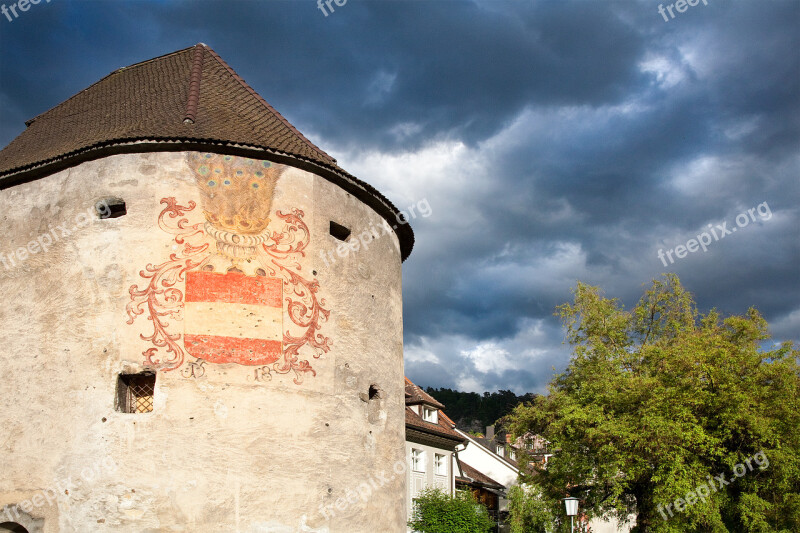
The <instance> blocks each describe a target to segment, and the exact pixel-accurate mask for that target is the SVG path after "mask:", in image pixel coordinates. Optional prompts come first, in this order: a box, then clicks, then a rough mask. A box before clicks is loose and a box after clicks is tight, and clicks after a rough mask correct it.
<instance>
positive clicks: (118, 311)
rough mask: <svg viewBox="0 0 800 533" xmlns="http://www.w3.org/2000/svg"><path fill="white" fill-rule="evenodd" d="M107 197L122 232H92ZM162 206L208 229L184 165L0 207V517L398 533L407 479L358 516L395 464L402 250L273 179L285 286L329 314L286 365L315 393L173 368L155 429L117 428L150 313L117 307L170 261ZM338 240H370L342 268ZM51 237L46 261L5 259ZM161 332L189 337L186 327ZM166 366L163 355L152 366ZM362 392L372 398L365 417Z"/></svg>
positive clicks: (24, 191) (106, 165) (308, 178)
mask: <svg viewBox="0 0 800 533" xmlns="http://www.w3.org/2000/svg"><path fill="white" fill-rule="evenodd" d="M106 197H118V198H122V199H124V200H125V202H126V204H127V211H128V214H127V215H126V216H124V217H122V218H117V219H109V220H99V219H98V218H97V217H96V216H92V217H91V218H89V217H88V216H86V214H87V213H90V212H91V211H92V209H93V206H94V205H95V203H96V202H97V201H98V200H99V199H102V198H106ZM169 197H172V198H175V202H176V203H177V204H178V205H181V206H189V205H190V202H195V203H196V204H198V205H197V207H196V208H194V209H192V210H190V211H186V212H185V215H184V217H183V218H186V219H187V221H188V224H189V225H192V224H202V223H203V222H204V221H205V219H204V216H203V209H202V202H203V198H202V195H201V192H200V191H199V189H198V186H197V183H196V180H195V176H194V175H193V173H192V172H191V169H190V167H189V162H188V161H187V154H183V153H152V154H132V155H117V156H112V157H108V158H105V159H101V160H97V161H91V162H87V163H83V164H81V165H79V166H77V167H74V168H71V169H67V170H64V171H62V172H58V173H56V174H53V175H51V176H48V177H46V178H43V179H40V180H38V181H35V182H32V183H27V184H23V185H19V186H16V187H13V188H11V189H7V190H4V191H0V213H1V214H2V215H0V217H1V218H2V223H3V228H4V236H3V238H2V240H0V253H3V254H5V255H4V256H2V257H4V258H5V264H0V291H1V292H2V295H3V305H2V306H0V365H1V366H0V368H2V377H1V378H0V427H2V429H3V431H2V436H0V464H2V474H0V512H1V511H2V509H1V508H2V506H6V505H11V504H19V503H21V502H23V501H25V500H29V501H31V502H32V504H31V506H30V509H29V511H30V515H31V516H32V517H33V518H37V519H44V521H43V526H42V527H43V529H42V530H43V531H45V532H57V531H63V532H68V531H81V532H85V531H136V532H145V531H242V532H245V531H253V532H255V531H260V532H267V531H269V532H281V533H283V532H294V531H307V532H314V531H316V532H348V533H351V532H356V533H357V532H365V533H366V532H369V533H372V532H378V531H379V532H393V531H398V532H399V531H404V530H405V518H406V511H405V502H404V494H405V476H404V475H394V476H391V475H390V476H386V477H384V478H381V483H380V484H376V483H373V484H372V485H373V486H375V487H376V488H375V489H374V490H371V491H370V494H368V495H366V496H365V497H363V498H356V497H354V494H355V493H356V491H357V488H358V487H359V486H360V485H361V484H362V483H364V482H366V481H368V480H370V479H372V478H373V477H374V476H375V474H376V473H377V472H384V471H385V472H388V473H389V474H391V470H392V465H394V464H396V463H398V461H399V462H403V461H404V412H403V409H404V395H403V383H404V382H403V362H402V292H401V261H400V252H399V245H398V242H397V239H396V237H395V236H394V234H391V235H389V234H384V233H383V232H382V231H381V230H380V229H379V227H380V225H381V221H382V219H381V218H380V217H379V216H378V215H377V214H376V213H374V212H373V211H372V210H371V209H369V208H368V207H366V206H364V205H363V204H362V203H361V202H360V201H359V200H357V199H355V198H353V197H352V196H351V195H349V194H347V193H346V192H344V191H342V190H341V189H339V188H338V187H336V186H334V185H332V184H330V183H329V182H327V181H326V180H324V179H322V178H320V177H318V176H315V175H313V174H310V173H308V172H305V171H301V170H298V169H294V168H290V169H288V170H287V171H286V172H284V173H283V175H282V176H281V177H280V179H279V180H278V183H277V186H276V189H275V193H274V200H273V204H272V210H271V214H270V219H271V222H270V227H269V228H270V230H274V231H278V232H280V231H281V228H282V226H281V220H280V219H279V217H277V216H276V213H277V212H278V211H282V212H290V211H291V210H292V209H300V210H302V211H303V215H302V220H303V221H304V223H305V224H307V226H308V229H309V234H310V241H309V244H308V246H307V248H305V250H304V251H305V255H304V256H299V257H297V261H296V262H295V263H296V265H297V266H299V269H298V270H295V271H294V272H295V274H298V275H301V276H303V277H304V279H306V280H310V281H314V280H316V281H317V282H318V283H319V289H318V292H317V293H316V296H317V297H318V298H319V302H320V307H322V308H324V309H327V310H329V311H330V316H329V318H328V319H327V320H323V319H320V320H319V325H320V329H319V330H318V331H317V333H318V334H320V335H322V336H323V337H326V338H329V339H330V350H329V351H328V352H327V353H322V354H321V355H320V357H319V358H314V357H313V354H314V350H313V349H311V347H310V346H308V345H305V346H302V347H300V349H299V351H298V354H299V360H300V361H302V360H308V362H309V364H310V365H311V367H312V368H313V370H314V371H315V372H316V376H312V375H311V372H300V373H299V374H296V373H295V372H291V371H290V372H288V373H286V374H281V373H278V372H275V371H272V372H269V373H265V372H264V371H263V369H262V370H259V367H254V366H244V365H238V364H232V363H226V364H213V363H206V364H204V365H202V367H198V366H197V364H196V363H197V362H196V361H195V359H194V358H193V357H192V356H191V355H189V354H185V360H184V362H183V363H182V364H181V365H180V366H178V367H177V368H176V369H174V370H169V371H163V370H162V371H159V372H158V373H157V380H156V390H155V408H154V411H153V412H152V413H147V414H125V413H120V412H117V411H116V410H115V394H116V383H117V376H118V374H120V373H130V372H135V371H140V370H142V369H144V366H143V362H144V359H145V357H144V355H143V352H145V351H146V350H148V349H150V348H153V347H154V345H153V344H152V343H149V342H147V341H145V340H142V338H141V337H140V335H145V336H147V335H151V334H152V333H153V322H152V321H149V320H148V319H147V315H148V314H149V313H144V314H143V315H140V316H135V317H134V318H135V320H133V323H132V324H128V323H127V321H128V319H129V314H128V312H127V311H126V305H127V304H128V303H129V302H131V294H130V291H131V290H132V288H134V287H137V288H138V289H142V288H143V287H145V286H146V285H147V282H148V280H146V279H145V278H144V277H143V276H142V275H141V273H142V271H145V270H146V267H147V266H148V265H161V264H164V263H165V262H168V261H169V259H170V258H169V256H170V254H179V255H180V253H181V250H182V244H180V243H176V241H175V240H174V235H171V234H169V233H167V232H166V231H164V230H163V229H161V228H159V226H158V225H157V221H158V219H159V215H160V214H161V213H162V210H163V209H164V207H165V205H166V204H164V203H162V199H165V198H169ZM81 214H84V216H86V218H85V219H84V217H83V216H82V215H81ZM178 218H181V217H178ZM178 218H176V219H171V218H170V217H169V216H165V217H163V219H164V220H165V221H166V222H168V223H173V224H174V223H176V222H177V220H178ZM331 220H334V221H336V222H337V223H340V224H342V225H344V226H347V227H348V228H350V229H351V230H352V232H353V235H354V236H358V234H359V233H361V232H363V231H367V230H371V229H373V230H376V233H375V234H377V235H379V237H378V238H374V239H373V240H372V242H370V243H369V246H368V247H367V248H364V247H360V249H359V250H358V251H355V252H354V251H350V252H349V253H346V254H342V253H341V252H340V253H339V254H337V253H336V251H337V247H338V246H339V244H340V241H338V240H336V239H335V238H333V237H332V236H331V235H330V234H329V223H330V221H331ZM76 223H79V224H80V225H81V226H84V227H82V228H80V229H77V230H75V231H71V234H70V235H66V234H64V233H62V229H66V230H72V228H74V227H75V226H76ZM60 226H63V228H61V229H59V227H60ZM52 231H55V232H56V233H55V234H57V235H59V238H58V240H55V239H54V238H53V240H54V242H53V243H52V245H51V246H49V249H48V250H47V251H43V250H41V246H40V247H39V248H38V252H37V253H29V254H28V255H29V257H26V258H24V259H20V256H19V255H20V254H15V255H14V256H13V257H12V258H9V252H12V251H14V250H17V249H19V248H21V247H26V246H27V245H28V243H29V242H36V241H37V239H41V241H40V242H44V243H45V244H46V239H42V236H43V235H45V234H50V235H53V233H52ZM32 249H33V250H37V247H36V246H33V247H32ZM331 250H332V251H333V255H332V256H331V254H329V253H328V252H329V251H331ZM21 255H25V254H21ZM343 255H344V257H343ZM323 257H324V259H323ZM12 262H13V264H12ZM6 267H8V268H6ZM277 275H278V276H279V275H280V272H278V274H277ZM175 286H176V287H177V288H179V289H182V288H183V287H184V285H183V281H180V280H179V281H178V283H177V284H176V285H175ZM301 288H302V287H301ZM284 296H287V294H286V293H284ZM322 300H324V304H323V303H322ZM144 308H145V309H146V308H147V306H146V305H145V306H144ZM283 312H284V316H283V329H284V330H288V329H291V328H292V327H294V326H293V323H292V321H291V319H290V317H289V316H288V312H289V311H288V309H287V308H286V305H284V311H283ZM163 320H164V322H165V323H167V324H168V326H167V328H168V331H169V332H171V333H173V334H181V335H182V334H183V329H184V324H183V316H182V314H181V313H180V312H179V313H178V314H176V315H175V316H165V317H163ZM292 331H293V334H295V333H298V332H302V330H301V329H297V328H295V329H293V330H292ZM318 351H322V350H318ZM171 355H172V354H169V353H167V352H166V351H165V349H164V348H161V349H159V350H158V352H157V355H156V356H155V359H154V360H158V361H161V362H162V363H163V362H164V361H166V360H168V359H169V357H170V356H171ZM298 376H300V377H302V383H301V384H299V385H298V384H296V383H295V382H294V381H293V379H294V378H296V377H298ZM370 385H376V386H377V387H378V388H379V389H380V393H379V396H380V398H375V399H373V400H369V398H368V390H369V387H370ZM378 485H382V486H378ZM363 494H366V493H365V491H363V490H362V495H363ZM348 496H349V501H348ZM337 503H338V505H337ZM325 506H327V507H325ZM6 509H7V510H8V512H11V513H12V516H13V512H14V511H13V509H11V508H6ZM331 509H332V511H331ZM326 510H327V511H326ZM4 519H6V518H3V519H0V522H2V521H3V520H4Z"/></svg>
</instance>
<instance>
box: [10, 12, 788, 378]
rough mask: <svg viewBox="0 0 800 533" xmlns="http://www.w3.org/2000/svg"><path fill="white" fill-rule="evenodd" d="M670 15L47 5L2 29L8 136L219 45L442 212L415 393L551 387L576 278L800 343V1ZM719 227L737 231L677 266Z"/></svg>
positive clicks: (408, 312) (304, 119) (280, 99)
mask: <svg viewBox="0 0 800 533" xmlns="http://www.w3.org/2000/svg"><path fill="white" fill-rule="evenodd" d="M2 2H5V4H4V5H6V6H8V5H11V4H12V2H10V1H9V0H2ZM2 2H0V3H2ZM661 3H662V4H663V5H664V6H665V8H666V6H668V5H671V3H669V2H667V3H664V2H661ZM15 5H16V4H15ZM658 6H659V2H656V1H650V0H642V1H635V0H630V1H613V2H612V1H609V2H601V1H595V2H589V1H581V2H569V1H558V2H555V1H550V2H538V1H521V0H517V1H510V2H505V1H494V0H491V1H460V0H405V1H391V0H347V1H346V3H345V4H344V5H343V6H337V5H336V4H332V7H333V12H330V11H328V10H326V11H328V15H327V16H325V15H324V14H323V13H322V11H321V10H320V9H319V8H318V7H317V4H316V3H315V2H314V1H313V0H294V1H269V0H267V1H235V0H233V1H232V0H225V1H204V0H196V1H184V2H179V1H174V2H173V1H159V2H148V1H135V2H134V1H125V0H113V1H103V0H93V1H81V2H74V1H68V0H51V1H50V2H49V3H48V2H47V1H46V0H41V1H40V2H39V3H38V4H35V5H29V6H28V9H27V10H26V11H24V12H21V11H19V10H17V15H18V16H17V17H16V18H14V17H13V16H12V17H11V19H12V20H10V21H9V20H8V17H5V16H3V15H0V145H2V146H5V145H6V144H7V143H8V142H10V141H11V140H12V139H13V138H14V137H15V136H16V135H18V134H19V133H20V132H21V131H22V130H23V129H24V127H25V126H24V121H25V120H27V119H29V118H32V117H34V116H36V115H37V114H39V113H41V112H43V111H45V110H47V109H49V108H51V107H53V106H55V105H57V104H58V103H60V102H62V101H63V100H65V99H67V98H68V97H69V96H71V95H73V94H74V93H76V92H78V91H80V90H81V89H83V88H85V87H87V86H88V85H90V84H91V83H93V82H95V81H97V80H98V79H100V78H101V77H103V76H105V75H106V74H108V73H110V72H111V71H113V70H115V69H117V68H120V67H123V66H126V65H129V64H133V63H136V62H138V61H143V60H146V59H150V58H152V57H156V56H159V55H163V54H165V53H168V52H171V51H175V50H178V49H182V48H186V47H188V46H191V45H193V44H195V43H198V42H204V43H206V44H208V45H209V46H211V47H212V48H213V49H214V50H215V51H216V52H217V53H219V54H220V55H221V56H222V57H223V58H224V59H225V60H226V61H227V62H228V63H229V64H230V65H231V66H232V67H233V68H234V69H235V70H236V71H237V72H238V73H239V74H240V75H241V76H242V77H243V78H244V79H245V80H247V82H248V83H249V84H250V85H251V86H252V87H253V88H254V89H255V90H256V91H258V92H259V93H260V94H261V95H262V96H263V97H264V98H265V99H266V100H267V101H268V102H270V103H271V104H272V105H273V106H274V107H275V108H276V109H278V111H280V112H281V113H282V114H283V115H284V116H286V117H287V118H288V119H289V120H290V121H291V122H292V123H293V124H294V125H295V126H297V128H298V129H300V131H302V132H303V133H304V134H305V135H306V136H307V137H309V138H310V139H311V140H312V141H314V142H315V143H316V144H317V145H318V146H320V147H321V148H323V149H324V150H326V151H327V152H328V153H330V154H331V155H333V156H334V157H336V158H337V159H338V160H339V163H340V165H341V166H342V167H343V168H345V169H347V170H348V171H349V172H351V173H352V174H354V175H356V176H358V177H359V178H361V179H363V180H364V181H367V182H369V183H370V184H372V185H374V186H375V187H377V188H378V189H379V190H380V191H381V192H383V193H384V194H385V195H386V196H387V197H388V198H389V199H390V200H392V201H393V202H394V203H395V204H396V205H397V206H398V207H399V208H401V209H405V208H407V207H408V206H410V205H415V204H417V203H419V202H421V201H427V203H428V205H429V206H430V216H427V217H422V216H417V217H416V218H412V220H411V223H412V226H413V228H414V230H415V233H416V239H417V242H416V245H415V249H414V251H413V253H412V254H411V257H410V258H409V259H408V260H407V261H406V262H405V264H404V267H403V276H404V279H403V283H404V302H405V308H404V315H405V323H404V327H405V351H406V373H407V374H408V376H409V377H410V378H411V379H413V380H415V381H416V382H417V383H418V384H420V385H431V386H447V387H455V388H460V389H462V390H474V391H483V390H495V389H498V388H502V389H513V390H515V391H517V392H525V391H534V392H543V391H544V387H545V385H546V383H547V382H548V381H549V380H550V378H551V377H552V374H553V369H554V368H555V369H556V370H561V369H563V368H564V366H565V364H566V362H567V360H568V358H569V350H568V347H566V346H564V345H563V344H562V341H563V339H564V333H563V330H562V329H561V326H560V324H559V323H558V320H557V319H556V318H555V317H554V316H553V311H554V308H555V306H556V305H558V304H560V303H564V302H566V301H568V300H569V299H570V289H571V288H572V287H574V286H575V284H576V282H577V281H578V280H581V281H585V282H587V283H591V284H594V285H599V286H601V287H603V288H604V289H605V291H606V293H607V294H608V295H609V296H617V297H620V298H621V299H622V301H623V302H624V303H625V304H626V305H627V306H632V305H634V304H635V302H636V300H637V299H638V297H639V296H640V295H641V293H642V291H643V289H644V285H646V284H648V283H649V281H650V280H651V279H653V278H654V277H657V276H659V275H660V274H661V273H662V272H667V271H669V272H676V273H678V275H679V276H680V277H681V280H682V281H683V283H684V284H685V285H686V286H687V288H688V289H689V290H691V291H692V292H693V293H695V295H696V297H697V301H698V305H699V308H700V309H701V310H702V311H705V310H707V309H708V308H710V307H712V306H715V307H717V308H718V309H719V310H720V311H721V312H723V313H724V314H738V313H743V312H745V311H746V310H747V308H748V307H749V306H754V307H756V308H757V309H759V310H760V311H761V312H762V313H763V314H764V315H765V316H766V318H767V320H768V321H769V322H770V324H771V326H772V332H773V335H774V337H775V338H776V339H777V340H785V339H795V340H797V339H800V334H799V333H798V330H800V278H799V277H798V265H800V239H799V238H798V234H799V232H798V229H799V228H800V207H798V206H799V205H800V202H798V200H800V181H799V180H798V178H799V177H800V142H799V141H800V2H798V1H797V0H795V1H777V0H776V1H769V2H766V1H765V2H762V1H755V0H752V1H739V2H726V1H721V0H709V1H708V5H704V4H703V2H702V0H701V1H700V2H699V3H698V5H696V6H693V7H687V9H685V11H684V12H682V13H680V12H677V11H675V10H674V9H673V13H674V15H675V17H674V18H669V16H668V15H667V17H668V18H669V20H667V21H665V20H664V18H663V16H662V15H660V14H659V12H658ZM759 206H760V209H759ZM750 209H753V211H751V212H750V214H749V215H748V210H750ZM742 214H744V217H745V218H741V217H740V218H739V219H738V220H739V221H740V222H745V221H746V222H747V224H746V225H741V226H737V223H736V222H737V218H736V217H737V216H738V215H742ZM767 215H768V216H767ZM709 224H711V225H712V226H711V228H709V226H708V225H709ZM718 225H719V226H722V225H726V228H727V229H728V230H729V231H730V230H731V229H732V228H734V227H735V228H736V229H737V231H736V232H733V231H731V232H730V233H728V234H726V235H725V237H724V238H721V239H719V238H718V240H713V241H712V242H711V243H710V244H708V245H707V246H706V251H703V250H702V249H699V250H697V251H695V252H693V253H689V252H687V251H684V252H683V253H684V254H685V257H682V258H678V257H677V256H676V255H675V254H676V253H677V252H676V251H675V250H676V247H677V246H679V245H684V246H686V245H687V243H689V241H690V239H693V238H695V239H696V237H697V235H699V234H701V233H702V232H704V231H707V230H709V231H710V229H713V228H715V227H716V226H718ZM715 231H716V230H715ZM718 233H722V230H720V231H719V232H718ZM718 237H719V236H718ZM689 246H691V247H696V246H693V245H691V244H690V243H689ZM659 250H663V251H664V252H666V251H668V250H673V255H672V258H673V260H674V262H672V263H670V262H669V261H668V260H667V259H664V260H662V259H659V257H658V255H657V254H658V251H659ZM665 263H666V266H665Z"/></svg>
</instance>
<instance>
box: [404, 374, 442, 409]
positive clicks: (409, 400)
mask: <svg viewBox="0 0 800 533" xmlns="http://www.w3.org/2000/svg"><path fill="white" fill-rule="evenodd" d="M418 403H425V404H428V405H430V406H433V407H436V408H437V409H444V405H442V404H441V403H439V402H437V401H436V399H435V398H434V397H433V396H431V395H430V394H428V393H427V392H425V391H424V390H422V389H421V388H420V387H418V386H416V385H415V384H414V383H412V382H411V380H410V379H408V378H406V405H415V404H418Z"/></svg>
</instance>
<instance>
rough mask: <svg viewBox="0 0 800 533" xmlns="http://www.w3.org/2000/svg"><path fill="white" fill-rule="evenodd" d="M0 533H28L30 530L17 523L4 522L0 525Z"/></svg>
mask: <svg viewBox="0 0 800 533" xmlns="http://www.w3.org/2000/svg"><path fill="white" fill-rule="evenodd" d="M0 533H28V530H27V529H25V527H24V526H23V525H22V524H18V523H16V522H3V523H2V524H0Z"/></svg>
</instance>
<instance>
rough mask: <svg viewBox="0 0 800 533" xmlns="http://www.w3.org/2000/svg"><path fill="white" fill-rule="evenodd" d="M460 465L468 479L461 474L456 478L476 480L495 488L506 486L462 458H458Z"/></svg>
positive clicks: (468, 480)
mask: <svg viewBox="0 0 800 533" xmlns="http://www.w3.org/2000/svg"><path fill="white" fill-rule="evenodd" d="M458 466H460V467H461V472H462V473H463V474H464V476H466V478H468V479H465V478H463V477H460V476H459V477H456V479H459V480H464V481H466V482H470V481H476V482H478V483H480V484H482V485H486V486H489V487H494V488H505V487H504V486H503V485H502V484H500V483H498V482H497V481H495V480H493V479H492V478H490V477H489V476H487V475H486V474H483V473H482V472H480V471H478V470H476V469H475V468H473V467H471V466H469V465H468V464H467V463H465V462H464V461H462V460H461V459H458Z"/></svg>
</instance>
